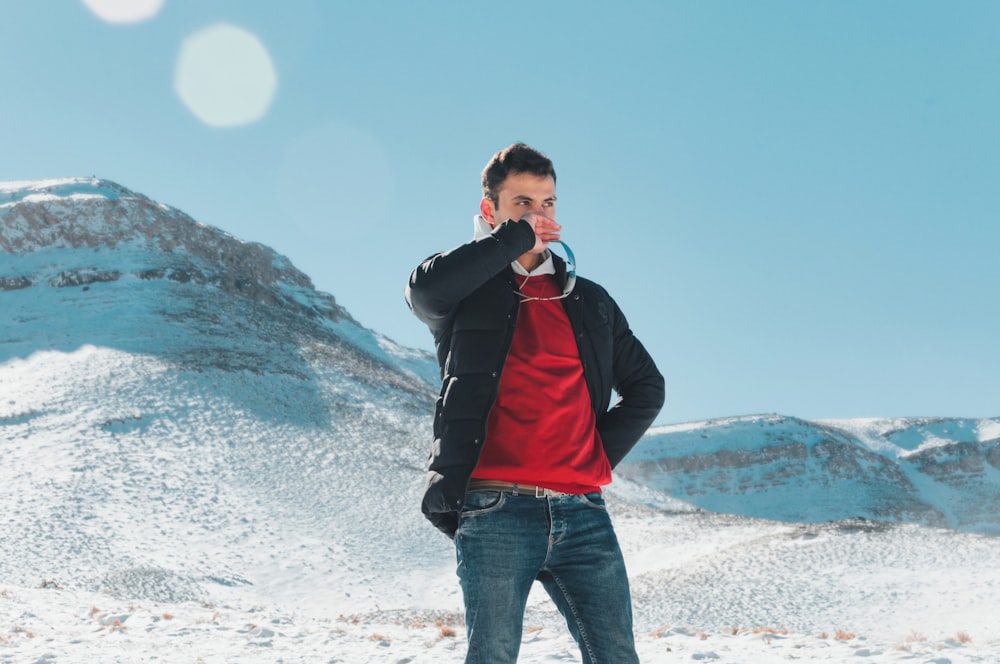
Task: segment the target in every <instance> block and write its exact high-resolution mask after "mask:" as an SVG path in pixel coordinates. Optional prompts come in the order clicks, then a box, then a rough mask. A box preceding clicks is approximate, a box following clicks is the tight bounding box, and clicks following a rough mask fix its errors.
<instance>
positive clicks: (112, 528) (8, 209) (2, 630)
mask: <svg viewBox="0 0 1000 664" xmlns="http://www.w3.org/2000/svg"><path fill="white" fill-rule="evenodd" d="M331 253H332V254H335V253H336V248H331ZM395 306H402V305H401V304H397V305H395ZM436 380H437V369H436V366H435V364H434V361H433V359H432V358H431V357H430V355H429V354H427V353H425V352H422V351H416V350H413V349H407V348H402V347H400V346H398V345H397V344H395V343H393V342H392V341H391V340H389V339H388V338H386V337H384V336H382V335H380V334H378V333H376V332H374V331H371V330H368V329H365V328H364V327H363V326H361V325H360V324H359V323H357V322H356V321H355V320H353V319H352V317H351V316H350V314H349V313H348V312H347V311H345V310H344V309H343V308H342V307H340V306H339V305H337V303H336V301H335V299H334V298H333V296H331V295H328V294H324V293H319V292H317V291H316V290H315V289H314V288H313V286H312V284H311V282H310V280H309V278H308V277H307V276H306V275H304V274H302V273H301V272H299V271H298V270H297V269H295V267H294V266H292V265H291V264H290V262H289V261H288V260H287V259H285V258H284V257H282V256H279V255H278V254H276V253H275V252H274V251H273V250H271V249H269V248H267V247H264V246H262V245H259V244H254V243H248V242H244V241H241V240H239V239H237V238H234V237H232V236H230V235H227V234H226V233H223V232H221V231H219V230H217V229H215V228H212V227H210V226H206V225H203V224H200V223H198V222H196V221H194V220H192V219H191V218H190V217H188V216H187V215H185V214H184V213H183V212H181V211H179V210H177V209H175V208H172V207H169V206H167V205H163V204H160V203H157V202H154V201H151V200H149V199H148V198H146V197H145V196H142V195H141V194H137V193H135V192H131V191H129V190H127V189H125V188H124V187H121V186H119V185H117V184H115V183H111V182H107V181H103V180H98V179H79V178H77V179H61V180H48V181H32V182H14V183H0V453H2V460H3V463H2V464H0V662H8V661H10V662H15V661H17V662H20V661H60V662H62V661H70V662H77V661H80V662H92V661H102V662H105V661H106V662H112V661H120V662H133V661H146V660H148V659H152V658H154V657H156V656H159V655H164V654H165V653H166V655H165V659H164V660H163V661H196V660H199V659H201V660H204V661H266V662H274V661H301V662H314V661H322V662H329V661H336V662H458V661H461V656H462V652H463V648H462V641H461V630H462V627H461V618H460V607H461V602H460V597H459V589H458V584H457V581H456V578H455V574H454V550H453V547H452V545H451V542H449V541H448V540H447V538H445V537H443V536H442V535H440V534H439V533H438V532H437V531H436V530H434V529H433V528H432V527H431V526H430V525H429V524H427V523H426V522H425V520H424V519H423V517H422V516H421V515H420V513H419V507H418V506H419V496H420V491H421V488H422V482H423V467H424V463H425V459H426V453H427V444H428V441H429V437H430V417H429V415H430V413H431V410H432V405H433V400H434V397H435V395H436V392H437V386H436ZM998 430H1000V422H998V421H997V420H983V421H958V420H907V421H889V420H877V421H876V420H856V421H843V422H803V421H799V420H795V419H793V418H782V417H777V416H764V417H749V418H731V419H729V420H719V421H713V422H704V423H693V424H687V425H675V426H669V427H661V428H658V429H655V430H653V431H651V432H650V433H649V435H648V436H647V438H646V439H645V440H644V441H643V442H642V443H640V446H639V447H638V448H637V450H636V451H635V452H634V453H633V454H632V455H631V456H630V457H629V459H628V461H627V463H625V464H624V465H623V466H622V467H621V469H620V471H619V472H618V474H617V475H616V479H615V482H614V483H613V484H612V486H611V487H610V489H609V491H608V500H609V505H610V507H611V509H612V511H613V514H614V517H615V519H616V522H617V524H618V532H619V538H620V539H621V542H622V547H623V550H624V551H625V554H626V558H627V562H628V564H629V569H630V576H631V578H632V583H633V592H634V596H635V604H636V607H635V611H636V626H637V633H638V634H639V635H640V644H639V645H640V648H641V653H642V655H643V658H644V661H647V662H655V661H674V655H675V654H677V653H678V652H685V651H686V652H687V658H691V657H693V658H695V659H714V660H717V661H736V662H744V663H745V662H756V661H769V659H768V658H769V655H768V654H767V653H766V652H765V653H764V654H763V655H760V654H759V653H758V652H757V651H758V650H760V648H759V646H760V637H759V636H758V632H752V631H751V630H752V629H753V628H769V629H770V631H767V632H765V634H770V635H771V636H769V637H768V638H769V639H770V638H775V639H780V638H782V637H781V633H780V632H776V631H775V630H780V629H785V630H786V631H785V634H787V633H788V631H787V630H794V631H795V632H796V634H797V635H798V636H796V637H795V641H794V644H795V645H794V655H795V656H796V657H797V658H800V659H801V658H802V657H803V655H804V654H808V653H809V652H813V651H815V652H817V653H819V654H821V655H827V654H829V652H828V649H829V648H833V649H834V650H836V651H837V652H841V653H842V654H845V656H846V655H851V656H853V655H857V654H868V655H871V654H872V651H871V647H870V644H869V643H860V642H859V641H857V640H855V641H849V640H846V639H845V640H843V641H842V642H836V643H835V642H833V640H832V638H827V637H826V636H821V634H822V633H824V632H829V633H830V634H831V635H832V634H833V633H834V631H835V630H837V629H839V628H844V629H850V630H854V631H855V632H868V633H869V634H871V635H872V636H878V637H879V638H880V639H882V641H881V643H883V644H884V643H890V644H891V643H892V640H893V639H902V638H904V637H905V636H906V635H907V634H908V633H910V631H911V630H921V631H922V632H923V633H925V634H927V636H928V639H927V640H929V641H930V642H931V643H932V644H936V646H937V647H942V645H941V644H945V645H946V647H948V648H951V649H952V650H955V651H956V652H960V653H973V654H976V655H975V656H976V657H978V656H979V655H978V653H981V652H985V653H987V655H986V656H987V658H988V657H990V656H994V655H996V654H997V653H998V652H1000V634H998V633H997V631H996V624H997V621H996V620H995V619H994V618H995V616H993V617H991V611H993V610H994V608H995V600H994V599H993V598H994V597H995V596H996V593H997V591H1000V571H997V570H1000V547H996V546H995V544H996V540H995V538H992V537H987V536H984V535H983V534H982V533H983V532H988V531H991V528H993V527H994V526H995V525H996V523H997V521H996V514H997V512H998V510H997V509H996V500H997V495H998V491H997V487H998V486H1000V485H998V484H997V454H998V452H997V444H996V443H997V438H998V436H1000V433H998ZM857 516H862V517H865V518H867V519H871V520H877V521H878V523H872V522H868V521H859V520H857V519H854V518H853V517H857ZM904 522H908V523H904ZM939 525H941V526H948V527H949V528H938V527H935V526H939ZM956 528H957V529H964V530H965V531H973V530H976V531H980V532H979V533H974V532H962V531H961V530H955V529H956ZM886 569H892V570H895V571H894V572H893V573H885V570H886ZM903 569H905V570H906V573H905V574H903V573H902V572H900V570H903ZM831 570H838V571H837V572H836V573H835V574H832V575H831ZM845 570H849V571H845ZM887 604H891V608H892V609H893V612H894V613H892V615H887V614H886V605H887ZM528 622H529V626H531V628H530V629H529V631H528V633H527V634H526V642H525V646H524V650H523V652H524V653H525V658H526V659H525V661H545V662H556V661H566V660H567V659H570V660H572V659H575V657H574V656H573V655H572V653H573V651H574V646H573V645H572V644H571V643H570V642H569V637H568V635H567V634H566V631H565V628H563V627H560V622H561V619H560V618H559V617H558V616H557V615H556V614H555V613H554V610H553V609H552V607H551V605H550V604H548V603H547V602H545V601H544V600H543V599H542V598H541V597H540V596H537V597H536V596H533V597H532V600H531V602H530V605H529V615H528ZM960 631H961V632H962V633H964V632H966V631H967V632H969V633H970V634H971V635H972V638H974V639H976V641H975V642H974V643H975V644H976V645H975V646H970V645H968V644H967V643H966V642H965V641H964V639H961V638H957V637H956V636H955V635H956V634H958V633H959V632H960ZM708 635H714V636H713V637H712V638H716V639H719V638H723V639H726V640H725V641H723V642H718V641H711V640H709V641H708V642H706V639H709V636H708ZM859 638H861V637H859ZM770 643H771V642H770V641H768V644H769V645H770ZM789 643H792V641H789ZM907 647H908V648H910V649H911V650H913V649H917V650H919V649H920V646H912V645H911V646H907ZM931 647H932V646H931V645H928V646H927V649H931ZM789 648H792V646H789ZM888 649H889V650H891V647H890V648H888ZM762 652H763V651H762ZM772 654H773V651H772ZM824 658H826V659H829V658H828V657H824ZM869 661H872V660H871V659H869ZM952 661H956V662H957V661H988V660H987V659H973V658H972V654H970V658H969V659H967V660H963V659H961V658H954V659H953V660H952Z"/></svg>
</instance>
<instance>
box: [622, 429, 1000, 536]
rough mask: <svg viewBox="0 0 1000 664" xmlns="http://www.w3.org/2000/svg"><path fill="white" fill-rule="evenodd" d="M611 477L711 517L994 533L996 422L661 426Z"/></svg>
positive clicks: (998, 522) (999, 482)
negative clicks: (861, 521) (854, 521)
mask: <svg viewBox="0 0 1000 664" xmlns="http://www.w3.org/2000/svg"><path fill="white" fill-rule="evenodd" d="M618 472H619V474H620V475H621V476H623V477H628V478H631V479H634V480H637V481H640V482H642V483H644V484H648V485H650V486H653V487H656V488H658V489H661V490H662V491H664V492H666V493H668V494H670V495H672V496H674V497H676V498H679V499H681V500H684V501H687V502H689V503H692V504H694V505H697V506H699V507H701V508H704V509H707V510H710V511H713V512H726V513H730V514H741V515H744V516H752V517H758V518H764V519H776V520H779V521H789V522H806V523H821V522H826V521H839V520H841V519H849V518H854V517H863V518H866V519H872V520H877V521H895V522H913V523H922V524H927V525H935V526H948V527H952V528H960V529H963V530H970V531H979V532H985V533H994V534H996V533H1000V420H997V419H988V420H961V419H946V418H938V419H928V418H922V419H918V418H912V419H886V420H847V421H828V422H806V421H803V420H798V419H795V418H791V417H782V416H778V415H768V416H753V417H737V418H726V419H720V420H714V421H710V422H697V423H692V424H681V425H671V426H664V427H658V428H654V429H651V430H650V431H649V432H648V433H647V435H646V437H645V438H644V439H643V441H642V442H641V443H640V444H639V445H638V446H637V448H636V449H635V450H634V451H633V452H632V453H631V454H630V455H629V457H628V458H627V459H626V461H625V462H624V463H623V464H622V465H621V466H620V467H619V469H618Z"/></svg>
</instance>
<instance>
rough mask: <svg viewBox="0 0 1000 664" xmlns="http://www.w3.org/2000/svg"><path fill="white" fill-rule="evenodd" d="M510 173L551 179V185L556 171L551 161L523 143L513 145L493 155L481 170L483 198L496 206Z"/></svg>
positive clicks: (554, 180) (554, 179)
mask: <svg viewBox="0 0 1000 664" xmlns="http://www.w3.org/2000/svg"><path fill="white" fill-rule="evenodd" d="M511 173H530V174H531V175H537V176H539V177H551V178H552V184H555V182H556V169H555V168H554V167H553V166H552V160H551V159H549V158H548V157H546V156H545V155H544V154H542V153H541V152H539V151H538V150H536V149H534V148H531V147H528V146H527V145H525V144H524V143H514V144H513V145H510V146H507V147H505V148H504V149H503V150H500V152H497V153H496V154H495V155H493V158H492V159H490V161H489V163H488V164H486V168H484V169H483V198H487V199H489V200H490V201H492V202H493V204H494V205H496V204H497V202H498V196H499V194H500V190H501V189H502V188H503V183H504V181H505V180H506V179H507V176H508V175H510V174H511Z"/></svg>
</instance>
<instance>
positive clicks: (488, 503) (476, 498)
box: [461, 491, 507, 517]
mask: <svg viewBox="0 0 1000 664" xmlns="http://www.w3.org/2000/svg"><path fill="white" fill-rule="evenodd" d="M506 496H507V494H505V493H503V492H502V491H473V492H470V493H467V494H465V504H464V505H462V512H461V515H462V517H467V516H478V515H480V514H488V513H490V512H492V511H494V510H498V509H500V507H501V506H502V505H503V504H504V501H505V499H506Z"/></svg>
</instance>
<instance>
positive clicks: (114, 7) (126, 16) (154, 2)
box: [83, 0, 164, 23]
mask: <svg viewBox="0 0 1000 664" xmlns="http://www.w3.org/2000/svg"><path fill="white" fill-rule="evenodd" d="M163 2H164V0H83V4H84V5H85V6H86V7H87V9H89V10H90V11H92V12H93V13H94V14H95V15H96V16H97V17H98V18H99V19H101V20H102V21H107V22H108V23H139V22H140V21H146V20H149V19H151V18H153V17H154V16H156V14H157V13H159V11H160V9H161V8H162V7H163Z"/></svg>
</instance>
